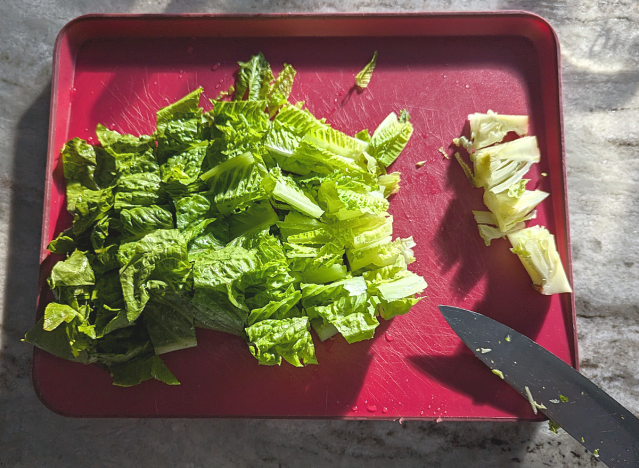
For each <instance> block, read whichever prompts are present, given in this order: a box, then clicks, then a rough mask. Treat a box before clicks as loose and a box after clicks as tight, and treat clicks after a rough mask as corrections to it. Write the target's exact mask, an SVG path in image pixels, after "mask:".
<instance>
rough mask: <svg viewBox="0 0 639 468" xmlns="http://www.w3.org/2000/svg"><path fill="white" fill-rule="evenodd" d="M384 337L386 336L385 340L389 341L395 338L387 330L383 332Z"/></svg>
mask: <svg viewBox="0 0 639 468" xmlns="http://www.w3.org/2000/svg"><path fill="white" fill-rule="evenodd" d="M384 338H386V341H388V342H389V343H390V342H391V341H393V340H394V339H395V338H393V337H392V335H390V334H389V333H388V332H386V333H384Z"/></svg>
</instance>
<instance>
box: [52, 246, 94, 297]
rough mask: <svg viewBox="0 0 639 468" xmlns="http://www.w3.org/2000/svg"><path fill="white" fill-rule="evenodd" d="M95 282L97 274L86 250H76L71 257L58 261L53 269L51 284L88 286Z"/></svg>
mask: <svg viewBox="0 0 639 468" xmlns="http://www.w3.org/2000/svg"><path fill="white" fill-rule="evenodd" d="M93 284H95V274H94V273H93V269H92V268H91V264H90V263H89V259H88V258H87V256H86V255H85V253H84V252H80V251H79V250H75V251H74V252H73V253H72V254H71V256H70V257H69V258H67V259H66V260H65V261H63V262H58V263H56V264H55V265H54V266H53V269H52V270H51V276H50V277H49V286H50V287H51V289H54V288H57V287H60V286H87V285H93Z"/></svg>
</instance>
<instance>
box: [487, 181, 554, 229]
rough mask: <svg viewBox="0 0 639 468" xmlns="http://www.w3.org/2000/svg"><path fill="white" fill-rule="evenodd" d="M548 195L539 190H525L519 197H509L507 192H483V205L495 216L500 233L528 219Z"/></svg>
mask: <svg viewBox="0 0 639 468" xmlns="http://www.w3.org/2000/svg"><path fill="white" fill-rule="evenodd" d="M549 195H550V194H549V193H548V192H543V191H541V190H534V191H529V190H526V191H524V193H523V194H522V195H521V196H520V197H511V196H509V195H508V192H501V193H497V194H495V193H493V192H491V191H490V190H487V191H485V192H484V204H485V205H486V206H487V207H488V209H489V210H490V211H492V213H493V214H494V215H495V218H496V220H497V226H498V227H499V230H500V231H502V232H507V231H510V230H511V229H513V227H515V225H517V223H521V222H522V221H525V220H526V219H529V216H530V214H531V212H532V211H533V210H534V209H535V207H536V206H537V205H538V204H539V203H541V202H542V201H543V200H545V199H546V197H548V196H549Z"/></svg>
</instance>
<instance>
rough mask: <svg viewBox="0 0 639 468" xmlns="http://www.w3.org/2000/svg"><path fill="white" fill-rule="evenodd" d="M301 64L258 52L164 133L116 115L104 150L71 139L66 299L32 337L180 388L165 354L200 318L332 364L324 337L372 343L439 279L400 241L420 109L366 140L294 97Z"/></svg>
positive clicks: (187, 105) (298, 357) (61, 239)
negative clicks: (394, 209)
mask: <svg viewBox="0 0 639 468" xmlns="http://www.w3.org/2000/svg"><path fill="white" fill-rule="evenodd" d="M376 57H377V53H375V55H374V57H373V61H372V62H371V63H370V64H369V65H368V66H367V69H366V70H365V71H364V72H363V74H362V76H361V77H360V78H361V81H359V84H361V86H362V87H365V86H366V85H367V84H368V82H369V80H370V74H371V73H372V71H373V68H374V66H375V59H376ZM296 73H297V72H296V70H295V69H294V68H293V67H292V66H291V65H289V64H284V66H283V69H282V70H281V71H280V73H279V74H278V76H277V77H275V76H274V74H273V72H272V69H271V66H270V64H269V63H268V62H267V61H266V58H265V57H264V56H263V55H262V54H257V55H255V56H253V57H251V58H250V59H249V60H247V61H246V62H239V70H238V72H237V76H236V80H235V84H234V86H231V87H230V88H229V90H228V91H224V92H222V93H220V94H219V96H218V97H217V98H216V99H214V100H212V101H211V104H212V109H211V110H209V111H207V112H204V110H203V108H202V107H200V98H201V96H202V93H203V89H202V88H197V89H195V90H193V91H191V92H189V93H188V94H187V95H186V96H184V97H183V98H181V99H178V100H177V101H176V102H174V103H171V104H169V105H168V106H166V107H164V108H161V109H159V110H158V111H157V116H156V129H155V131H154V132H153V134H151V135H131V134H126V133H119V132H116V131H114V130H110V129H108V128H106V127H105V126H104V125H101V124H100V125H98V126H97V128H96V135H97V137H98V141H99V143H100V144H99V145H90V144H89V143H88V142H86V141H84V140H81V139H79V138H74V139H72V140H70V141H69V142H67V143H66V144H65V145H64V147H63V148H62V153H61V159H62V167H63V172H64V175H65V178H66V181H67V209H68V211H69V212H70V213H71V214H72V215H73V218H74V221H73V225H72V226H71V227H70V228H69V229H67V230H66V231H64V232H62V233H60V234H59V235H58V237H57V238H55V239H54V240H52V241H51V242H50V244H49V250H50V252H51V253H54V254H57V255H60V256H62V259H61V260H60V261H59V262H58V263H56V264H55V265H54V267H53V269H52V271H51V275H50V278H49V286H50V288H51V290H52V292H53V296H54V301H53V302H51V303H50V304H48V305H47V306H46V307H45V310H44V317H42V318H41V319H40V320H39V321H38V322H37V323H36V324H35V326H34V327H33V328H32V329H31V330H30V331H29V332H28V333H27V334H26V336H25V341H27V342H29V343H31V344H33V345H35V346H37V347H39V348H41V349H43V350H45V351H48V352H50V353H52V354H54V355H56V356H59V357H61V358H64V359H68V360H71V361H75V362H81V363H84V364H90V363H97V364H99V365H100V366H102V367H103V368H105V369H106V370H108V371H109V373H110V375H111V376H112V379H113V384H114V385H118V386H125V387H127V386H132V385H137V384H140V383H142V382H144V381H146V380H149V379H156V380H159V381H162V382H164V383H166V384H168V385H179V381H178V379H177V378H176V376H175V375H174V374H173V373H172V372H171V371H170V370H169V369H168V368H167V367H166V365H165V364H164V362H163V360H162V356H163V355H164V354H166V353H169V352H179V351H180V350H184V349H188V348H191V347H194V346H197V337H196V329H197V328H205V329H210V330H216V331H219V332H223V333H229V334H232V335H234V336H236V337H237V339H243V340H245V341H246V343H247V346H248V348H249V352H251V353H252V355H253V356H255V358H256V359H257V361H258V363H259V364H261V365H281V363H282V361H286V362H288V363H290V364H292V365H293V366H298V367H299V366H305V365H308V364H317V358H316V354H315V347H314V343H313V333H315V334H317V336H318V337H319V338H320V340H321V341H324V340H326V339H329V338H331V337H333V336H335V335H341V337H342V338H343V339H344V340H346V342H348V343H355V342H358V341H362V340H367V339H371V338H373V336H374V334H375V330H376V328H377V327H378V326H379V323H380V322H379V320H380V317H381V318H382V319H384V320H390V319H392V318H393V317H395V316H397V315H402V314H404V313H406V312H408V311H409V310H410V308H411V307H412V306H414V305H415V304H417V303H418V302H419V300H420V298H419V297H418V295H419V294H421V293H422V292H423V291H424V288H425V287H426V282H425V281H424V280H423V278H421V276H419V275H417V274H415V273H413V272H410V271H409V270H408V265H409V264H410V263H412V262H414V261H415V256H414V252H413V248H414V247H415V242H414V241H413V239H412V238H410V237H409V238H407V239H401V238H400V239H393V217H392V216H390V215H389V213H388V209H389V197H390V196H391V195H393V194H396V193H397V192H398V191H399V184H400V177H401V176H400V173H399V172H391V173H388V174H387V171H386V168H387V167H388V166H389V165H390V164H392V162H393V161H395V159H396V158H397V157H398V156H399V155H400V153H401V152H402V151H403V149H404V147H405V146H406V144H407V143H408V141H409V138H410V136H411V134H412V131H413V128H412V125H411V124H410V123H409V120H410V115H409V114H408V112H406V111H405V110H403V111H401V112H400V114H399V117H398V116H397V115H396V114H395V113H391V114H390V115H389V116H388V117H387V118H386V119H384V121H383V122H382V123H381V124H380V125H379V126H378V128H377V129H376V130H375V131H374V132H373V134H372V135H371V134H370V133H369V131H368V130H367V129H363V130H361V131H360V132H358V133H356V134H355V135H354V136H351V134H347V133H345V132H343V131H341V130H340V129H338V128H334V127H332V126H331V125H329V124H328V123H327V122H326V120H325V119H318V118H317V117H315V116H314V115H313V114H311V113H310V112H309V111H308V110H306V109H304V105H303V103H296V104H294V105H293V104H291V103H289V102H288V101H289V97H290V95H291V92H292V91H293V89H294V82H295V76H296ZM311 330H314V331H313V332H312V331H311ZM342 338H340V339H342Z"/></svg>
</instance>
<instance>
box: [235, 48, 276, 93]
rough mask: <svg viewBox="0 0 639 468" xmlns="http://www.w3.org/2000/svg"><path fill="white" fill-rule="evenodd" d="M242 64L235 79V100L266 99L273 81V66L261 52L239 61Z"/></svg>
mask: <svg viewBox="0 0 639 468" xmlns="http://www.w3.org/2000/svg"><path fill="white" fill-rule="evenodd" d="M238 65H239V66H240V69H239V71H238V72H237V78H236V79H235V96H234V98H233V99H234V100H236V101H240V100H243V99H246V100H247V101H257V100H264V99H265V98H266V96H267V94H268V92H269V84H270V83H271V81H273V72H272V71H271V66H270V65H269V63H268V62H267V61H266V59H265V58H264V55H262V54H261V53H259V54H257V55H254V56H253V57H251V59H250V60H249V61H248V62H238Z"/></svg>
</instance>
